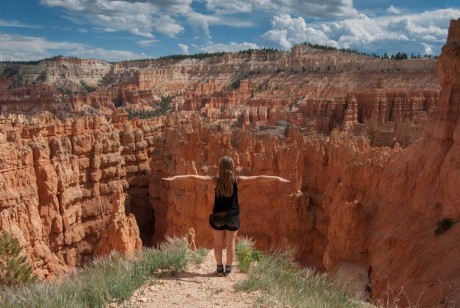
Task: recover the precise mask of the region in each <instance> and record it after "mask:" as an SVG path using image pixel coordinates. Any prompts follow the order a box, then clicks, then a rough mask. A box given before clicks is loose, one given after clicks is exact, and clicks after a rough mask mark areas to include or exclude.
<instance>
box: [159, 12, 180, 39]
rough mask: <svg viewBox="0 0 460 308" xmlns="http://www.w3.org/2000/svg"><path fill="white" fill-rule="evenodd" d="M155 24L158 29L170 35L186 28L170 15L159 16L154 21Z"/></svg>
mask: <svg viewBox="0 0 460 308" xmlns="http://www.w3.org/2000/svg"><path fill="white" fill-rule="evenodd" d="M153 26H154V27H155V30H156V31H158V32H160V33H163V34H166V35H168V36H175V35H177V34H178V33H180V32H182V31H183V30H184V27H182V26H181V25H180V24H178V23H177V22H176V21H175V20H174V19H172V18H171V17H170V16H168V15H164V16H161V17H159V18H157V19H156V20H155V21H154V23H153Z"/></svg>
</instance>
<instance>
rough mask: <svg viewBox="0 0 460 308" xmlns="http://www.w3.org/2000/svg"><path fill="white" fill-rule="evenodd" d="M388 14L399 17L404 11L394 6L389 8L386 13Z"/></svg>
mask: <svg viewBox="0 0 460 308" xmlns="http://www.w3.org/2000/svg"><path fill="white" fill-rule="evenodd" d="M386 12H387V13H388V14H395V15H398V14H401V13H402V11H401V9H400V8H398V7H396V6H394V5H390V7H388V8H387V11H386Z"/></svg>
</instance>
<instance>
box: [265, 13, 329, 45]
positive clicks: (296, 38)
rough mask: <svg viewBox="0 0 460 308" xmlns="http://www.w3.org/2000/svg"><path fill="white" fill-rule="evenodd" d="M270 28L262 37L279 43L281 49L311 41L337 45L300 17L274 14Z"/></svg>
mask: <svg viewBox="0 0 460 308" xmlns="http://www.w3.org/2000/svg"><path fill="white" fill-rule="evenodd" d="M271 25H272V30H270V31H267V32H266V33H264V34H263V35H262V38H263V39H264V40H265V41H267V42H271V43H275V44H277V45H279V46H280V47H281V48H282V49H289V48H291V47H292V46H293V45H295V44H299V43H303V42H307V41H308V42H311V43H316V44H322V45H330V46H334V47H337V43H336V42H334V41H333V40H330V39H329V38H328V37H327V35H326V34H325V33H324V32H323V31H321V30H318V29H314V28H312V27H308V26H307V24H306V22H305V20H304V19H303V18H302V17H297V18H292V17H291V16H290V15H288V14H282V15H278V16H274V17H273V18H272V20H271Z"/></svg>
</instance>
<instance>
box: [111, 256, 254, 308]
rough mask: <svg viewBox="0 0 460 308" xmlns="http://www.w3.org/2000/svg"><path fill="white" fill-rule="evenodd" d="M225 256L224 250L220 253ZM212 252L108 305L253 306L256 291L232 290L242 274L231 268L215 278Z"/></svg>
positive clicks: (166, 273) (235, 268)
mask: <svg viewBox="0 0 460 308" xmlns="http://www.w3.org/2000/svg"><path fill="white" fill-rule="evenodd" d="M224 256H225V252H224ZM215 270H216V264H215V260H214V252H213V251H212V250H210V251H209V252H208V254H207V255H206V256H205V257H204V260H203V263H202V264H201V265H199V266H196V265H195V264H194V263H192V262H190V263H189V264H188V266H187V268H186V270H185V271H183V272H178V273H176V274H175V275H173V274H172V273H170V272H165V273H163V274H160V275H159V277H158V279H157V280H152V281H150V282H147V283H146V284H145V285H144V286H142V287H141V288H140V289H138V290H137V291H136V292H135V293H134V295H133V296H132V297H131V298H130V299H129V300H127V301H125V302H123V303H121V304H115V303H112V304H110V305H109V307H110V308H112V307H161V308H167V307H216V306H219V307H253V306H254V304H255V301H256V298H257V297H258V296H260V293H259V292H251V293H248V292H242V291H240V292H236V291H235V285H236V283H237V282H239V281H242V280H245V279H246V274H244V273H240V272H239V271H238V267H237V266H234V267H233V272H232V274H231V275H229V276H226V277H217V276H216V274H215V273H214V272H215Z"/></svg>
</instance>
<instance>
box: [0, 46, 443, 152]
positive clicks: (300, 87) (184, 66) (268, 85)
mask: <svg viewBox="0 0 460 308" xmlns="http://www.w3.org/2000/svg"><path fill="white" fill-rule="evenodd" d="M435 68H436V61H435V60H433V59H412V60H403V61H395V60H389V59H376V58H372V57H366V56H362V55H357V54H351V53H344V52H338V51H323V50H318V49H313V48H310V47H306V46H295V47H294V48H293V49H292V50H291V52H290V53H287V52H272V51H252V52H247V53H237V54H227V55H221V56H209V57H207V58H204V59H201V60H199V59H192V58H190V59H182V60H172V59H168V60H144V61H134V62H124V63H115V64H109V63H105V62H101V61H95V60H78V59H67V58H55V59H51V60H46V61H41V62H39V63H38V64H35V65H32V64H29V65H21V64H16V63H0V72H1V76H2V77H3V78H0V85H1V86H2V91H1V92H0V105H1V111H2V112H3V113H4V114H8V113H28V114H37V113H40V112H41V111H44V110H48V111H50V112H52V113H54V114H56V115H59V116H67V115H69V114H75V112H81V113H85V112H86V113H88V112H89V113H100V114H105V115H107V116H109V115H110V114H111V113H112V111H113V110H114V109H115V108H117V107H118V108H120V107H121V108H125V109H127V110H129V111H131V112H134V111H137V112H139V111H146V112H151V111H153V110H157V109H159V108H160V105H161V102H162V101H163V99H164V98H167V97H169V98H170V97H174V100H173V102H172V105H171V106H168V108H172V109H174V110H176V111H177V110H186V111H198V112H199V113H200V114H201V115H202V116H204V117H207V118H210V119H233V120H234V121H239V122H241V121H242V122H244V123H245V124H247V125H249V124H250V125H256V126H257V125H260V124H264V123H265V122H266V121H268V123H269V124H274V123H276V122H277V121H279V120H286V121H288V122H289V123H293V124H296V125H298V126H301V127H304V128H307V129H309V130H315V131H317V132H320V133H324V134H329V133H330V132H331V131H332V129H334V128H335V129H338V130H342V129H346V130H347V131H351V132H353V133H354V134H357V135H365V136H366V137H367V138H369V139H370V140H371V142H372V143H373V144H374V145H378V146H380V145H389V146H393V145H394V144H395V143H396V142H397V143H399V144H401V145H403V146H407V145H408V144H410V143H411V142H412V141H414V140H417V139H419V138H420V137H421V133H420V132H421V131H422V130H423V126H424V124H425V122H426V119H427V118H428V117H429V114H430V112H433V110H434V108H435V107H436V103H437V99H438V92H439V82H438V80H437V77H436V73H435ZM350 100H352V101H354V100H356V106H355V105H353V104H351V105H350V106H349V104H350ZM259 122H260V123H259Z"/></svg>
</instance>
